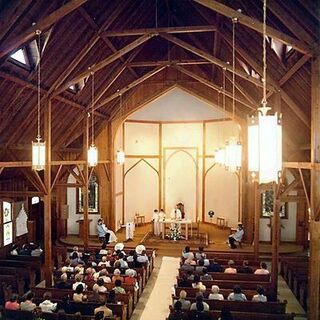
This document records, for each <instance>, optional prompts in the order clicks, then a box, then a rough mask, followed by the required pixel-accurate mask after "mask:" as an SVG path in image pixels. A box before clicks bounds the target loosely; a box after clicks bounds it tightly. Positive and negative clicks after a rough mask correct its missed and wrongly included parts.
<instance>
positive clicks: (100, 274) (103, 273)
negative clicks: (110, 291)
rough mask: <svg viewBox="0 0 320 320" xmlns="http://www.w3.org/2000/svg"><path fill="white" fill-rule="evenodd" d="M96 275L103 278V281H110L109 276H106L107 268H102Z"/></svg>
mask: <svg viewBox="0 0 320 320" xmlns="http://www.w3.org/2000/svg"><path fill="white" fill-rule="evenodd" d="M98 276H99V278H101V279H103V282H104V283H111V282H112V280H111V278H110V277H109V276H108V272H107V269H102V270H101V271H100V272H98Z"/></svg>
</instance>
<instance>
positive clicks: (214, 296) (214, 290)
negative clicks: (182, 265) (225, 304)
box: [208, 285, 224, 300]
mask: <svg viewBox="0 0 320 320" xmlns="http://www.w3.org/2000/svg"><path fill="white" fill-rule="evenodd" d="M219 291H220V288H219V286H216V285H213V286H212V287H211V293H210V294H209V297H208V298H209V299H210V300H224V297H223V295H222V294H221V293H219Z"/></svg>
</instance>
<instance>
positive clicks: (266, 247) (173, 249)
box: [59, 223, 303, 257]
mask: <svg viewBox="0 0 320 320" xmlns="http://www.w3.org/2000/svg"><path fill="white" fill-rule="evenodd" d="M199 232H200V233H202V234H205V233H207V234H208V239H209V244H208V246H206V248H207V249H210V250H216V251H240V252H252V251H253V246H252V245H251V244H247V243H244V244H243V246H242V248H237V249H234V250H233V249H230V248H229V247H228V245H227V243H226V241H227V239H228V235H229V233H230V231H229V229H222V228H218V227H217V226H216V225H210V224H203V223H201V224H200V226H199ZM197 234H198V230H193V237H191V239H190V241H186V240H178V241H173V240H162V239H160V238H159V237H155V236H153V235H152V225H151V224H145V225H143V226H138V227H136V230H135V234H134V240H132V241H130V242H128V243H130V246H136V245H138V244H139V243H144V244H145V245H146V246H148V247H153V248H156V249H157V254H158V255H163V256H175V257H177V256H180V253H181V250H182V249H183V248H184V247H185V246H186V245H190V246H192V247H197V246H199V244H200V241H199V240H198V239H197V238H196V235H197ZM117 237H118V241H119V242H126V241H125V229H121V230H120V231H119V232H117ZM59 242H60V244H62V245H67V246H74V245H79V246H81V245H83V241H82V239H80V238H79V237H78V236H74V235H69V236H67V237H66V238H60V241H59ZM89 245H90V246H97V247H100V242H99V241H98V239H97V237H94V236H93V237H90V239H89ZM302 250H303V248H302V246H298V245H296V244H294V243H283V244H281V245H280V251H279V252H280V254H288V253H295V252H301V251H302ZM260 253H261V254H263V255H271V244H266V243H261V244H260Z"/></svg>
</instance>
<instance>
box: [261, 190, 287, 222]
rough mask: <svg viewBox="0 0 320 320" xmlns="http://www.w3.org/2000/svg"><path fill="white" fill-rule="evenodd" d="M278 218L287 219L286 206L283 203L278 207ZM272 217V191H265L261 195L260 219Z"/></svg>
mask: <svg viewBox="0 0 320 320" xmlns="http://www.w3.org/2000/svg"><path fill="white" fill-rule="evenodd" d="M279 215H280V218H282V219H288V215H287V206H286V203H283V204H282V205H281V207H280V213H279ZM272 216H273V190H266V191H264V192H262V193H261V218H269V217H272Z"/></svg>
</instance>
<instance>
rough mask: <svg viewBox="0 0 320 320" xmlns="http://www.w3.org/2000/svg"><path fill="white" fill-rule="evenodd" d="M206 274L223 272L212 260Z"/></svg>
mask: <svg viewBox="0 0 320 320" xmlns="http://www.w3.org/2000/svg"><path fill="white" fill-rule="evenodd" d="M207 269H208V272H223V268H222V267H221V265H220V264H219V263H218V261H217V260H216V259H213V261H212V263H210V265H209V266H208V267H207Z"/></svg>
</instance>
